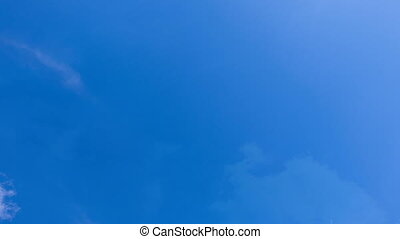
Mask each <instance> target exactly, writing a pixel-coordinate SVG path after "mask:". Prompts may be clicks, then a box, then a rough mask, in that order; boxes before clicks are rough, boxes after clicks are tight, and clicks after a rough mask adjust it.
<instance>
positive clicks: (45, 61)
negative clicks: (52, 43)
mask: <svg viewBox="0 0 400 239" xmlns="http://www.w3.org/2000/svg"><path fill="white" fill-rule="evenodd" d="M0 42H1V43H3V44H4V45H7V46H10V47H13V48H15V49H17V50H21V51H24V52H26V53H28V54H29V55H31V56H32V57H34V58H35V59H36V60H37V61H38V62H39V63H40V64H42V65H43V66H45V67H47V68H49V69H51V70H52V71H54V72H56V73H58V74H59V75H60V77H61V79H62V84H63V85H64V86H65V87H67V88H69V89H71V90H72V91H74V92H75V93H82V91H83V88H84V86H83V82H82V80H81V76H80V74H79V73H78V72H76V71H75V70H74V69H72V68H71V67H70V66H68V65H66V64H64V63H62V62H60V61H57V60H56V59H54V58H52V57H51V56H49V55H48V54H46V53H44V52H43V51H41V50H39V49H37V48H34V47H31V46H29V45H27V44H25V43H21V42H18V41H15V40H12V39H8V38H3V37H0Z"/></svg>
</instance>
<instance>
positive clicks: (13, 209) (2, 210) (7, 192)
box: [0, 181, 19, 220]
mask: <svg viewBox="0 0 400 239" xmlns="http://www.w3.org/2000/svg"><path fill="white" fill-rule="evenodd" d="M15 194H16V192H15V190H13V189H12V184H11V183H10V182H9V181H5V182H0V220H11V219H13V218H14V216H15V214H16V213H17V212H18V211H19V207H18V206H17V204H15V203H14V202H12V201H11V200H10V198H12V197H13V196H15Z"/></svg>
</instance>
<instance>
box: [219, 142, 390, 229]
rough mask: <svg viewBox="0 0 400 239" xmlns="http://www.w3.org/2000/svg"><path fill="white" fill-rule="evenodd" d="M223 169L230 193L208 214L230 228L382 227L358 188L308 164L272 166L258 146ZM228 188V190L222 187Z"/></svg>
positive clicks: (376, 210) (375, 208) (307, 160)
mask: <svg viewBox="0 0 400 239" xmlns="http://www.w3.org/2000/svg"><path fill="white" fill-rule="evenodd" d="M244 155H245V156H244V158H243V160H242V161H239V162H237V163H235V164H232V165H229V166H228V167H227V181H228V184H230V186H231V188H232V191H229V192H226V193H227V194H228V195H227V196H226V198H225V199H224V200H222V199H221V200H219V201H218V202H217V203H215V204H214V205H213V208H214V209H216V210H217V211H219V212H220V213H221V215H222V216H223V217H224V218H225V219H226V220H227V221H226V222H231V223H382V222H385V221H386V217H385V213H384V212H383V211H382V210H381V209H380V208H379V207H378V205H377V203H376V201H375V200H374V199H373V198H372V197H371V196H370V195H369V194H368V193H367V192H366V191H365V190H363V189H362V188H361V187H360V186H358V185H357V184H355V183H353V182H351V181H347V180H344V179H342V178H341V177H339V175H338V174H337V173H336V172H335V171H333V170H331V169H329V168H328V167H326V166H323V165H321V164H320V163H319V162H317V161H316V160H314V159H312V158H299V159H293V160H290V161H288V162H286V164H285V165H283V168H282V169H280V170H278V171H275V172H272V173H264V174H263V172H266V171H268V168H270V167H271V165H272V163H269V162H268V161H270V160H268V158H267V157H266V156H265V155H264V154H263V152H262V150H261V149H260V148H258V147H257V146H254V145H253V146H251V147H249V146H246V147H245V150H244ZM224 188H230V187H224Z"/></svg>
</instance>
